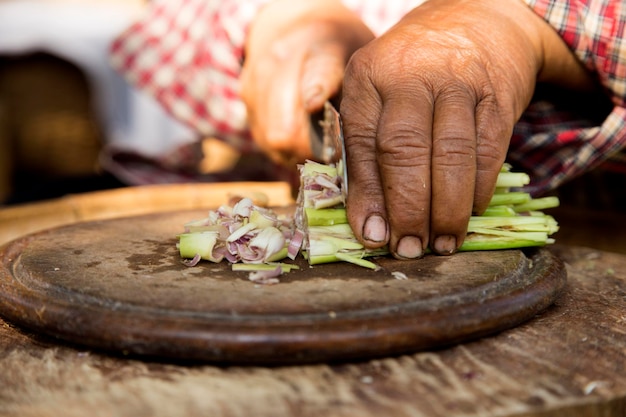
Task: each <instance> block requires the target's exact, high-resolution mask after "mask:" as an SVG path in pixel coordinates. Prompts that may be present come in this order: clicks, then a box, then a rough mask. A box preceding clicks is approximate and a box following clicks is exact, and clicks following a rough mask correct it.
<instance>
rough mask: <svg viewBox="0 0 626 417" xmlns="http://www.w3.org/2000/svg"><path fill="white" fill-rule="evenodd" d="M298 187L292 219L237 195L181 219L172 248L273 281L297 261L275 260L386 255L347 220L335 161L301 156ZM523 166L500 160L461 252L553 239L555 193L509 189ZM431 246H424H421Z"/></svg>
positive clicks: (358, 259)
mask: <svg viewBox="0 0 626 417" xmlns="http://www.w3.org/2000/svg"><path fill="white" fill-rule="evenodd" d="M299 168H300V174H301V176H300V181H301V184H300V190H299V193H298V200H297V206H296V212H295V214H294V217H293V218H290V217H286V216H277V215H275V214H274V213H273V212H271V210H269V209H266V208H261V207H257V206H254V205H253V204H252V201H251V200H250V199H242V200H240V201H239V202H237V203H236V204H234V205H233V206H220V207H219V208H218V209H217V210H214V211H211V212H209V215H208V217H207V218H205V219H199V220H194V221H191V222H188V223H186V224H185V225H184V226H185V233H182V234H180V235H179V236H178V238H179V242H178V243H177V247H178V249H179V251H180V255H181V257H183V258H186V259H185V261H184V263H185V264H186V265H188V266H193V265H196V264H197V263H198V261H199V260H200V259H206V260H210V261H212V262H220V261H221V260H222V259H226V260H228V261H229V262H230V263H231V264H232V270H233V271H246V272H250V276H249V279H250V280H251V281H253V282H255V283H262V284H275V283H277V282H278V278H277V277H278V276H279V275H280V274H282V273H285V272H289V271H291V270H293V269H297V268H298V267H297V265H293V264H287V263H280V261H281V260H283V259H286V258H289V259H291V260H294V259H295V258H296V257H297V256H298V255H301V256H302V257H303V258H304V259H306V260H307V261H308V263H309V264H310V265H319V264H324V263H331V262H350V263H352V264H355V265H359V266H362V267H365V268H371V269H373V270H376V269H379V267H378V266H377V265H376V263H374V262H372V261H370V260H368V259H366V258H370V257H374V256H384V255H388V254H389V250H388V248H387V246H383V247H381V248H378V249H368V248H365V247H364V246H363V245H362V244H361V243H360V242H359V241H358V240H357V239H356V236H355V235H354V232H353V231H352V228H351V227H350V225H349V223H348V218H347V214H346V208H345V195H344V193H343V192H342V189H341V187H342V186H343V182H342V181H343V180H342V178H341V175H340V172H339V170H338V169H337V168H336V167H335V166H333V165H324V164H320V163H317V162H311V161H307V162H306V163H305V164H304V165H301V166H300V167H299ZM529 182H530V177H529V176H528V175H527V174H525V173H518V172H511V166H510V165H508V164H504V165H503V167H502V169H501V171H500V173H499V175H498V178H497V184H496V188H495V193H494V195H493V196H492V198H491V200H490V203H489V206H488V207H487V209H486V210H485V212H484V213H483V214H482V215H480V216H471V217H470V219H469V222H468V228H467V234H466V237H465V239H464V243H463V244H462V246H461V248H460V249H459V250H460V251H479V250H498V249H513V248H523V247H529V246H543V245H547V244H551V243H554V239H552V238H551V237H550V235H552V234H553V233H555V232H557V231H558V230H559V226H558V223H557V222H556V220H555V219H554V218H553V217H552V216H549V215H546V214H545V213H543V212H542V210H544V209H548V208H552V207H557V206H558V205H559V200H558V198H556V197H544V198H533V197H532V196H531V195H530V194H529V193H526V192H523V191H513V189H518V188H522V189H523V187H524V186H525V185H527V184H529ZM428 252H430V250H427V253H428Z"/></svg>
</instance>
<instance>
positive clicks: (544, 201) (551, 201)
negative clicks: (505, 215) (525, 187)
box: [513, 197, 560, 213]
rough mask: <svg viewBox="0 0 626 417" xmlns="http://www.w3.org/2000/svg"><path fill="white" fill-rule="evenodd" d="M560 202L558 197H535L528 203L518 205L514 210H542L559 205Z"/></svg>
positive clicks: (519, 211) (521, 211) (520, 211)
mask: <svg viewBox="0 0 626 417" xmlns="http://www.w3.org/2000/svg"><path fill="white" fill-rule="evenodd" d="M559 204H560V203H559V198H558V197H542V198H534V199H532V200H529V201H528V202H526V203H523V204H518V205H516V206H515V207H513V210H515V211H516V212H518V213H523V212H525V211H540V210H547V209H551V208H554V207H558V206H559Z"/></svg>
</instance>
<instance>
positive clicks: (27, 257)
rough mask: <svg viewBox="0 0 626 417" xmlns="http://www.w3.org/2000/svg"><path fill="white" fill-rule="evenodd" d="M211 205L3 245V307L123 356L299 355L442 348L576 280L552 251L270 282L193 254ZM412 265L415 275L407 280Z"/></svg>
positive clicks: (26, 323) (232, 358) (325, 357)
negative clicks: (187, 241)
mask: <svg viewBox="0 0 626 417" xmlns="http://www.w3.org/2000/svg"><path fill="white" fill-rule="evenodd" d="M202 217H206V211H197V210H195V211H177V212H172V213H159V214H150V215H142V216H138V217H127V218H120V219H113V220H103V221H91V222H83V223H76V224H72V225H69V226H63V227H59V228H55V229H50V230H47V231H43V232H39V233H35V234H31V235H28V236H25V237H22V238H19V239H17V240H14V241H12V242H11V243H8V244H6V245H5V246H3V247H2V249H0V259H1V261H2V263H1V267H0V268H1V269H0V315H2V316H3V317H4V318H5V319H7V320H9V321H11V322H13V323H14V324H16V325H18V326H23V327H25V328H28V329H31V330H34V331H36V332H40V333H43V334H47V335H51V336H54V337H57V338H59V339H62V340H64V341H67V342H71V343H75V344H79V345H81V346H86V347H90V348H94V349H100V350H106V351H110V352H115V353H122V354H131V355H144V356H146V357H157V358H160V359H171V360H191V361H210V362H215V363H236V364H288V363H309V362H319V361H337V360H354V359H365V358H371V357H380V356H388V355H396V354H402V353H408V352H415V351H419V350H424V349H433V348H438V347H442V346H446V345H450V344H455V343H460V342H463V341H467V340H471V339H475V338H477V337H482V336H485V335H488V334H492V333H494V332H497V331H500V330H503V329H507V328H510V327H513V326H515V325H517V324H519V323H521V322H523V321H526V320H528V319H531V318H532V317H533V316H535V315H536V314H537V313H539V312H540V311H542V310H544V309H546V308H547V307H548V306H550V304H552V303H553V301H554V300H555V298H556V297H557V296H558V295H559V293H560V291H561V290H562V289H563V287H564V285H565V281H566V272H565V268H564V265H563V263H562V262H561V261H560V260H559V259H558V258H556V257H555V256H554V255H552V254H551V252H550V251H548V250H547V249H533V250H525V251H522V250H507V251H490V252H472V253H459V254H456V255H453V256H449V257H440V256H434V255H429V256H426V257H425V258H424V259H420V260H416V261H398V260H395V259H392V258H390V257H389V258H387V257H384V258H376V259H375V262H376V263H378V264H379V265H380V266H381V267H382V270H379V271H371V270H368V269H364V268H360V267H357V266H354V265H351V264H345V263H336V264H328V265H320V266H314V267H310V266H309V265H308V264H307V263H306V261H304V260H302V259H298V260H297V261H296V262H297V263H298V264H299V265H300V270H295V271H292V272H290V273H288V274H285V275H283V276H282V277H281V282H280V283H279V284H277V285H259V284H255V283H253V282H251V281H249V280H248V278H247V273H245V272H232V271H231V269H230V265H229V264H227V263H221V264H213V263H209V262H201V263H200V264H199V265H197V266H195V267H186V266H184V265H183V264H182V263H181V260H180V257H179V255H178V251H177V249H176V241H177V239H176V234H177V233H180V232H182V228H183V226H182V225H183V224H184V223H186V222H188V221H189V220H193V219H196V218H202ZM393 272H402V273H404V274H405V275H406V276H407V278H408V279H397V278H395V275H394V274H392V273H393Z"/></svg>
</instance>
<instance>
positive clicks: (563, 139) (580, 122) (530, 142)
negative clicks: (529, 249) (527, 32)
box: [509, 0, 626, 193]
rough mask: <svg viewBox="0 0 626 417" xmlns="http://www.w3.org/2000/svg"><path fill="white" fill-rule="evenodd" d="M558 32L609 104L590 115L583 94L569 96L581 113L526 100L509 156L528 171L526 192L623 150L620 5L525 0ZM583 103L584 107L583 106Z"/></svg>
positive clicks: (624, 66)
mask: <svg viewBox="0 0 626 417" xmlns="http://www.w3.org/2000/svg"><path fill="white" fill-rule="evenodd" d="M525 1H526V3H527V4H528V5H529V6H530V7H531V8H532V9H533V10H534V11H535V12H536V13H537V14H538V15H539V16H541V17H542V18H544V19H545V20H546V21H547V22H548V23H549V24H550V25H551V26H552V27H554V29H555V30H556V31H557V32H558V33H559V34H560V36H561V37H562V38H563V40H564V41H565V42H566V43H567V45H568V46H569V47H570V49H571V50H572V51H573V53H574V54H575V55H576V56H577V57H578V59H579V60H580V61H581V62H582V63H583V64H584V65H585V67H586V68H587V69H588V70H589V71H590V72H591V73H592V74H593V75H594V76H595V77H596V78H597V80H598V81H599V82H600V84H601V85H602V86H603V87H604V88H605V90H606V93H607V94H608V96H609V98H610V102H611V106H612V109H611V108H609V109H608V110H607V112H606V114H604V115H603V117H601V118H600V119H597V118H596V119H594V118H593V117H591V114H592V113H594V112H595V109H594V108H592V107H591V106H589V105H587V104H586V103H585V102H584V100H585V99H586V96H584V95H583V94H580V95H579V96H578V98H577V97H575V96H574V97H573V100H575V101H576V100H578V101H579V102H580V103H579V104H580V108H583V109H586V112H587V114H586V115H587V116H589V117H585V114H584V113H583V115H582V117H581V114H580V113H579V114H578V116H574V115H572V114H568V113H567V112H563V111H562V110H561V109H559V108H557V107H555V106H554V105H553V104H551V103H548V102H535V103H531V106H530V107H529V109H528V111H527V112H526V114H525V115H524V116H523V117H522V119H521V120H520V122H519V123H518V125H517V126H516V129H515V133H514V136H513V138H512V141H511V148H510V152H509V158H510V159H511V161H512V162H513V163H515V164H517V165H520V166H522V167H524V169H526V170H527V171H528V172H530V173H532V174H533V183H532V186H531V187H530V190H531V191H533V192H536V193H540V192H543V191H546V190H549V189H553V188H555V187H557V186H558V185H560V184H561V183H563V182H564V181H566V180H568V179H570V178H573V177H575V176H578V175H580V174H582V173H583V172H585V171H588V170H590V169H592V168H595V167H597V166H598V165H600V164H601V163H603V162H605V161H606V160H607V159H611V158H614V159H615V160H618V159H620V158H621V156H620V153H621V152H623V150H624V149H625V148H626V108H625V107H626V106H625V103H626V39H625V36H626V32H625V27H626V3H625V2H623V1H611V0H525ZM585 106H586V107H585Z"/></svg>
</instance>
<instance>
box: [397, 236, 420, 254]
mask: <svg viewBox="0 0 626 417" xmlns="http://www.w3.org/2000/svg"><path fill="white" fill-rule="evenodd" d="M423 254H424V251H423V249H422V240H421V239H420V238H418V237H415V236H405V237H403V238H402V239H400V241H399V242H398V247H397V248H396V255H397V256H398V257H400V258H405V259H415V258H420V257H422V255H423Z"/></svg>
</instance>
